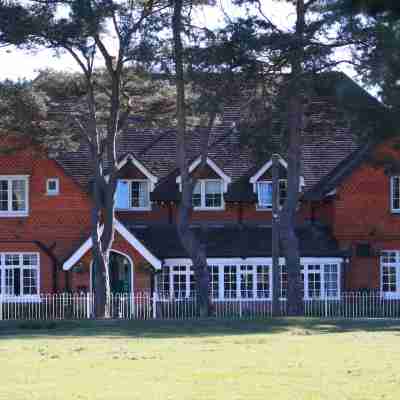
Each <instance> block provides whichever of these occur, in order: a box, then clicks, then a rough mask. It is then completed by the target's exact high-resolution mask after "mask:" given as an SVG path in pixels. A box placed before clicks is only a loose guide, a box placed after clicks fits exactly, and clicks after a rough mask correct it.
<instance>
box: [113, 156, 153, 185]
mask: <svg viewBox="0 0 400 400" xmlns="http://www.w3.org/2000/svg"><path fill="white" fill-rule="evenodd" d="M128 161H132V163H133V165H134V166H135V167H136V168H137V169H138V170H139V171H140V172H141V173H142V174H143V175H144V176H145V177H146V178H148V179H149V180H150V181H151V182H152V183H153V184H156V183H157V182H158V178H157V177H156V176H155V175H153V174H152V173H151V172H150V171H149V170H148V169H147V168H146V167H145V166H144V165H143V164H142V163H141V162H140V161H139V160H137V159H136V158H135V157H134V156H133V155H132V154H127V155H126V156H125V157H124V158H123V159H122V160H121V161H120V162H119V163H118V165H117V168H118V169H121V168H122V167H123V166H125V165H126V163H127V162H128Z"/></svg>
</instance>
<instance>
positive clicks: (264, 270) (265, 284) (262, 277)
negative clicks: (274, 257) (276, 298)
mask: <svg viewBox="0 0 400 400" xmlns="http://www.w3.org/2000/svg"><path fill="white" fill-rule="evenodd" d="M269 271H270V267H269V265H257V297H258V298H261V299H263V298H268V297H270V292H269V291H270V289H269V287H270V284H269V280H270V276H269Z"/></svg>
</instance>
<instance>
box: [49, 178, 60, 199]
mask: <svg viewBox="0 0 400 400" xmlns="http://www.w3.org/2000/svg"><path fill="white" fill-rule="evenodd" d="M46 193H47V195H48V196H57V195H58V194H60V180H59V179H58V178H49V179H47V181H46Z"/></svg>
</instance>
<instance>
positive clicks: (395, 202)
mask: <svg viewBox="0 0 400 400" xmlns="http://www.w3.org/2000/svg"><path fill="white" fill-rule="evenodd" d="M391 208H392V212H396V213H400V176H392V177H391Z"/></svg>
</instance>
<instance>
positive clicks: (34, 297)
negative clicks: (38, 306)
mask: <svg viewBox="0 0 400 400" xmlns="http://www.w3.org/2000/svg"><path fill="white" fill-rule="evenodd" d="M9 255H11V256H16V255H17V256H18V257H19V265H18V266H15V267H11V268H7V266H6V264H5V259H6V256H9ZM24 255H28V256H36V257H37V266H35V267H30V266H26V265H25V266H24V265H23V256H24ZM15 268H18V269H20V271H21V272H20V290H21V293H20V294H19V295H9V294H6V293H5V292H6V279H5V278H6V269H15ZM24 270H36V271H37V288H36V294H24V293H23V292H24V273H23V271H24ZM0 276H1V278H0V280H1V288H0V303H1V302H2V301H7V300H12V301H14V302H24V301H40V253H38V252H32V251H28V252H25V251H24V252H21V251H10V252H2V253H0Z"/></svg>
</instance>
